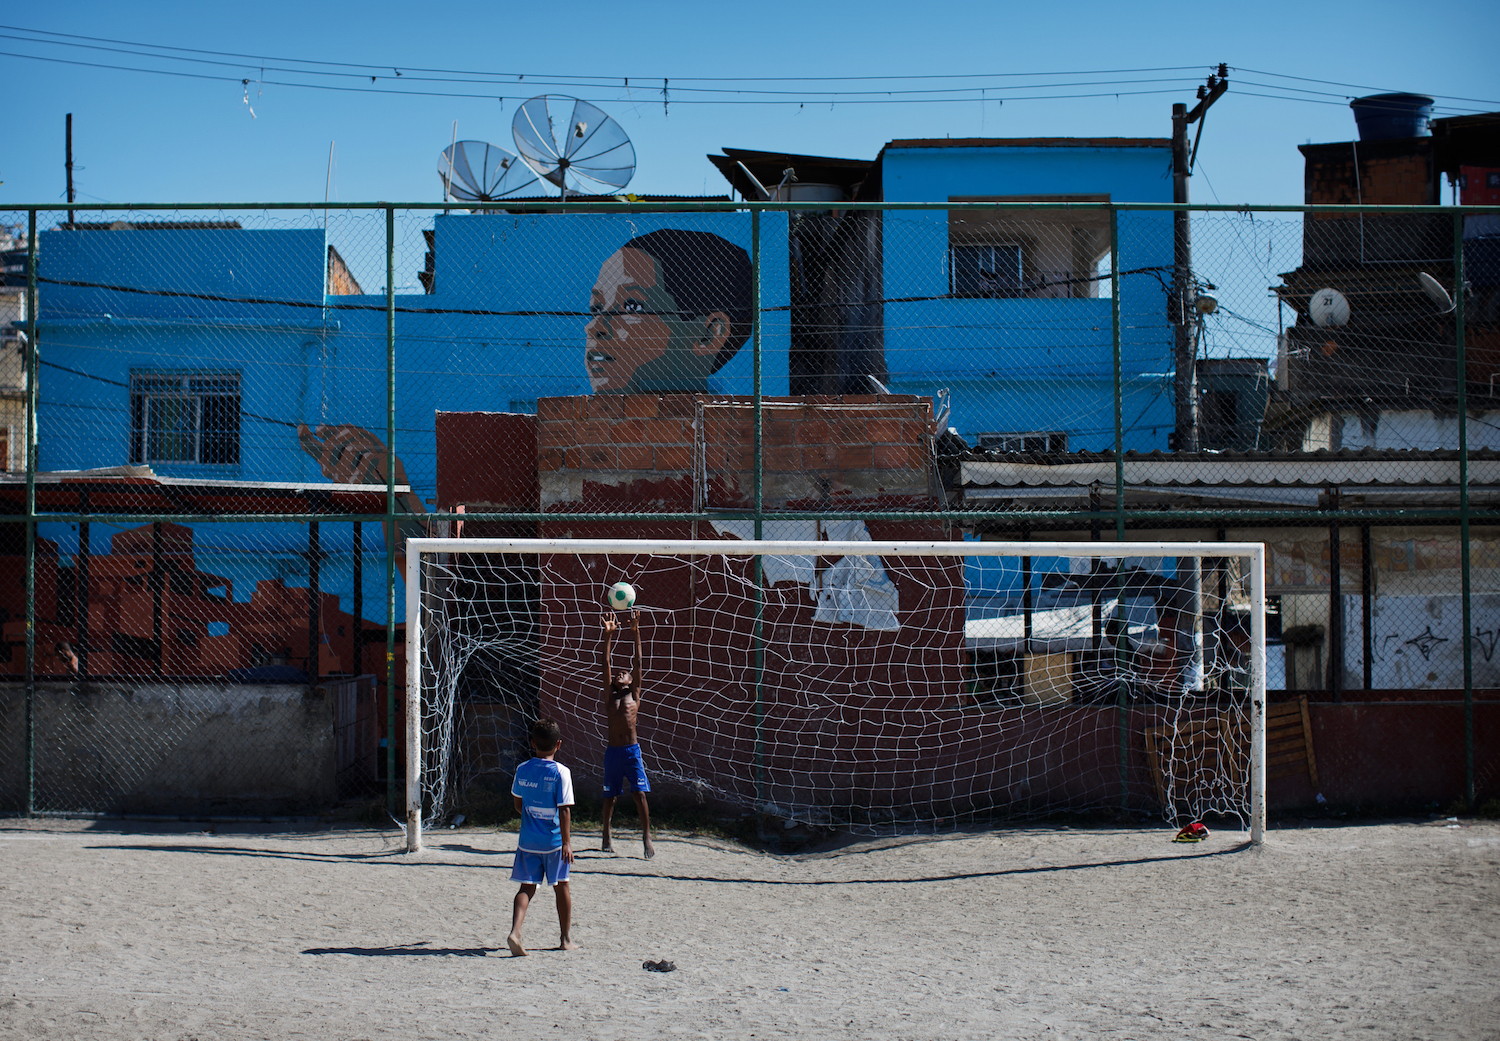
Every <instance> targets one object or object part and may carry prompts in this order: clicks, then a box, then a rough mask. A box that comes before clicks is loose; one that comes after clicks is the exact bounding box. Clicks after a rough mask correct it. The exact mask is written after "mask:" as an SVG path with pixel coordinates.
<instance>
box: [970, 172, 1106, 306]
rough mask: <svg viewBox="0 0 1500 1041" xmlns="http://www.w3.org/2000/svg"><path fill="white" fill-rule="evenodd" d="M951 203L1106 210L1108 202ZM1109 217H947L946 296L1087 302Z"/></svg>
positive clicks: (1077, 212)
mask: <svg viewBox="0 0 1500 1041" xmlns="http://www.w3.org/2000/svg"><path fill="white" fill-rule="evenodd" d="M948 201H949V202H1096V203H1097V202H1108V201H1109V196H1108V195H953V196H949V198H948ZM1111 247H1112V243H1111V242H1110V241H1109V211H1108V210H1105V209H1103V208H1098V209H1095V208H1088V209H1055V210H1051V209H1037V210H995V211H993V212H985V211H983V210H952V211H949V214H948V272H949V275H948V278H949V286H948V291H949V293H950V294H951V295H953V296H956V297H973V298H985V297H1030V298H1054V299H1067V298H1081V299H1086V298H1091V297H1097V296H1101V295H1105V296H1107V295H1108V293H1109V289H1108V287H1105V289H1104V291H1103V292H1102V293H1101V291H1100V278H1099V264H1100V261H1102V260H1103V259H1104V258H1105V257H1107V256H1109V252H1110V249H1111Z"/></svg>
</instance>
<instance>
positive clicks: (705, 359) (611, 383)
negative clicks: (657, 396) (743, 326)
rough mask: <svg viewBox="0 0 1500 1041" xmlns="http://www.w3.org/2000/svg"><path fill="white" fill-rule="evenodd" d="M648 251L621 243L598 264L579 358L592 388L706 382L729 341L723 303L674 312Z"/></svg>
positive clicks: (675, 387) (633, 389) (683, 386)
mask: <svg viewBox="0 0 1500 1041" xmlns="http://www.w3.org/2000/svg"><path fill="white" fill-rule="evenodd" d="M662 281H663V280H662V275H661V268H660V266H659V265H658V263H657V261H656V258H655V257H653V256H652V255H651V254H649V253H647V252H645V251H644V250H639V249H631V248H629V247H628V246H627V247H624V248H622V249H619V250H616V251H615V252H614V253H612V254H611V255H610V256H609V258H608V259H606V260H605V261H604V264H603V265H602V266H601V267H600V268H599V278H598V280H597V281H596V282H595V283H594V289H593V292H592V293H591V294H590V295H589V311H590V312H591V313H592V314H593V318H591V319H590V320H589V323H588V324H587V325H586V326H585V327H584V334H585V336H586V338H587V341H588V342H587V344H586V346H585V347H584V364H585V365H586V366H587V368H588V374H589V385H590V387H591V388H592V389H593V390H594V392H595V393H615V394H619V393H627V392H628V393H638V392H647V391H691V390H706V389H707V386H708V384H707V380H708V376H709V374H710V373H712V372H713V371H714V369H715V368H716V367H717V366H716V364H715V360H716V359H717V358H718V355H719V352H720V351H721V350H723V348H724V347H725V345H726V344H727V343H728V341H729V337H730V332H731V322H730V318H729V315H728V314H726V313H725V312H724V311H712V312H710V313H708V314H703V315H688V314H682V313H680V312H679V308H678V305H677V302H676V301H675V300H673V299H672V294H671V293H669V292H667V290H666V288H665V287H664V286H663V285H662Z"/></svg>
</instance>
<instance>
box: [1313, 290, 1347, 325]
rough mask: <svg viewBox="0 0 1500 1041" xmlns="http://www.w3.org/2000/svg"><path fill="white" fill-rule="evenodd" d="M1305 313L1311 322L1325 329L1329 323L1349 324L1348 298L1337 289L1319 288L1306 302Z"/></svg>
mask: <svg viewBox="0 0 1500 1041" xmlns="http://www.w3.org/2000/svg"><path fill="white" fill-rule="evenodd" d="M1307 313H1308V316H1309V317H1311V318H1312V320H1313V324H1315V325H1317V326H1319V327H1320V328H1323V329H1327V328H1328V327H1329V326H1331V325H1348V324H1349V298H1348V297H1346V296H1345V295H1344V294H1343V293H1340V292H1339V291H1338V290H1337V289H1320V290H1318V291H1317V292H1316V293H1314V294H1313V295H1312V299H1311V300H1309V301H1308V302H1307Z"/></svg>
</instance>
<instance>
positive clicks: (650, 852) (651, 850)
mask: <svg viewBox="0 0 1500 1041" xmlns="http://www.w3.org/2000/svg"><path fill="white" fill-rule="evenodd" d="M654 856H656V847H655V846H653V845H651V840H650V839H647V840H646V859H647V860H650V859H651V858H652V857H654Z"/></svg>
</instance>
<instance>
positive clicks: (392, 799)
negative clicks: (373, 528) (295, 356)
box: [385, 206, 415, 816]
mask: <svg viewBox="0 0 1500 1041" xmlns="http://www.w3.org/2000/svg"><path fill="white" fill-rule="evenodd" d="M385 516H386V522H385V735H386V737H385V802H386V809H387V810H388V811H389V812H390V813H391V815H392V816H395V814H396V540H397V539H399V538H400V537H401V533H400V530H399V528H398V527H397V525H396V209H395V207H393V206H387V207H386V208H385ZM414 768H415V764H413V763H407V764H406V769H407V770H408V771H410V770H412V769H414Z"/></svg>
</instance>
